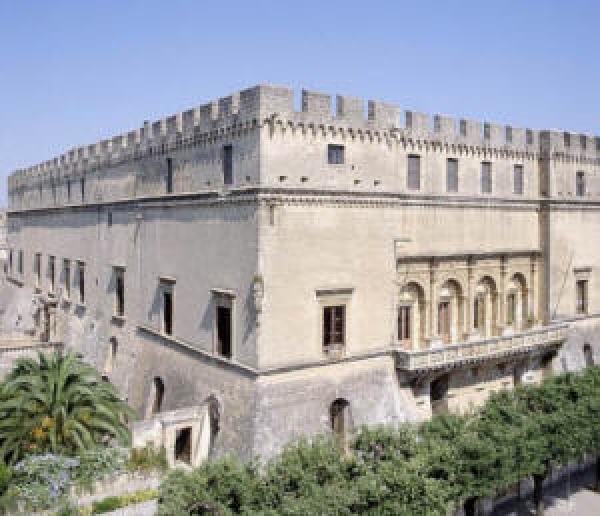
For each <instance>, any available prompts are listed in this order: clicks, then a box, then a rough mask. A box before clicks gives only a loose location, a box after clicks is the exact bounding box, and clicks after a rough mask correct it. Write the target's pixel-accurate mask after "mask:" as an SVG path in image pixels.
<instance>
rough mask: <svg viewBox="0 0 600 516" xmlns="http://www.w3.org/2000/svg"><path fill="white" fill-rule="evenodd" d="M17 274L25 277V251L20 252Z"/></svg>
mask: <svg viewBox="0 0 600 516" xmlns="http://www.w3.org/2000/svg"><path fill="white" fill-rule="evenodd" d="M17 272H18V273H19V276H23V250H20V251H19V254H18V260H17Z"/></svg>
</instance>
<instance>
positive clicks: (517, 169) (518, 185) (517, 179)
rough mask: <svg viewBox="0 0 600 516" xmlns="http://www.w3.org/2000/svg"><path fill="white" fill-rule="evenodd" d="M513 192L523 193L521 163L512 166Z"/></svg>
mask: <svg viewBox="0 0 600 516" xmlns="http://www.w3.org/2000/svg"><path fill="white" fill-rule="evenodd" d="M513 192H514V193H515V194H517V195H521V194H522V193H523V165H515V166H514V168H513Z"/></svg>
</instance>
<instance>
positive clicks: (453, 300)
mask: <svg viewBox="0 0 600 516" xmlns="http://www.w3.org/2000/svg"><path fill="white" fill-rule="evenodd" d="M437 311H438V314H437V315H438V318H437V334H438V336H439V337H440V339H441V340H442V342H444V343H445V344H450V343H452V342H457V341H459V340H461V338H462V336H463V335H462V327H463V320H464V319H463V295H462V288H461V286H460V284H459V283H458V282H457V281H456V280H453V279H449V280H448V281H446V282H445V283H444V284H443V285H442V288H441V289H440V291H439V300H438V305H437Z"/></svg>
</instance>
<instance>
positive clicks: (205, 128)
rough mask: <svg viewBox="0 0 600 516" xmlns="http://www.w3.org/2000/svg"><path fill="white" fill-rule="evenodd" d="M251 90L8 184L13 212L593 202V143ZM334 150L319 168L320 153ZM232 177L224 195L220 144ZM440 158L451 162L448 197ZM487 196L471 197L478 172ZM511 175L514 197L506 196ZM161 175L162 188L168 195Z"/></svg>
mask: <svg viewBox="0 0 600 516" xmlns="http://www.w3.org/2000/svg"><path fill="white" fill-rule="evenodd" d="M301 100H302V102H301V104H302V105H301V108H300V109H299V110H296V108H295V103H294V92H293V91H292V90H291V89H289V88H285V87H276V86H267V85H261V86H255V87H253V88H249V89H246V90H243V91H240V92H237V93H234V94H232V95H230V96H227V97H223V98H221V99H218V100H217V101H213V102H210V103H207V104H204V105H201V106H199V107H196V108H193V109H190V110H187V111H184V112H181V113H177V114H175V115H172V116H168V117H166V118H163V119H161V120H158V121H155V122H145V123H144V125H143V126H142V127H141V128H139V129H136V130H134V131H130V132H128V133H126V134H122V135H119V136H115V137H114V138H112V139H107V140H103V141H101V142H98V143H96V144H93V145H87V146H83V147H77V148H75V149H72V150H70V151H69V152H67V153H65V154H63V155H61V156H59V157H57V158H54V159H52V160H49V161H46V162H44V163H42V164H39V165H36V166H33V167H30V168H28V169H25V170H18V171H16V172H15V173H13V174H12V175H11V176H10V177H9V180H8V186H9V202H10V207H11V209H12V210H23V209H35V208H47V207H53V206H60V205H65V204H80V203H95V202H107V201H114V200H118V199H123V198H131V197H143V196H157V195H164V194H166V193H171V192H172V193H180V192H196V191H206V190H214V189H222V188H223V187H224V186H227V187H230V188H243V187H248V186H250V187H252V186H258V185H262V186H271V187H285V188H289V187H293V188H302V189H314V188H319V189H323V188H326V189H337V190H345V191H353V190H356V191H362V190H368V191H370V192H373V191H382V192H394V193H407V194H417V195H423V194H426V195H450V196H493V197H508V198H511V197H518V198H537V197H539V196H540V195H542V196H546V195H550V196H552V197H559V198H569V197H576V195H575V193H576V184H575V178H576V176H577V173H578V172H583V173H584V175H585V180H586V189H585V195H583V196H579V197H584V198H585V199H590V198H592V199H594V198H595V199H600V172H599V170H598V167H599V164H598V163H599V159H600V138H597V137H590V136H587V135H581V134H574V133H563V132H557V131H535V130H531V129H519V128H514V127H511V126H501V125H497V124H493V123H487V122H486V123H482V122H478V121H473V120H466V119H460V120H459V119H453V118H450V117H447V116H443V115H435V116H433V117H430V116H429V115H426V114H423V113H418V112H415V111H401V110H400V108H399V107H397V106H394V105H391V104H387V103H384V102H379V101H369V102H368V103H365V102H363V101H362V100H361V99H357V98H354V97H348V96H342V95H338V96H337V97H336V98H335V102H334V101H333V99H332V97H331V96H330V95H326V94H323V93H318V92H311V91H302V99H301ZM332 144H336V145H342V146H343V147H344V150H343V153H344V156H343V160H342V163H336V164H330V163H329V160H328V146H329V145H332ZM228 145H231V146H232V154H231V163H232V167H231V168H232V171H233V178H232V180H231V181H230V183H231V184H228V185H225V184H224V183H225V180H224V173H225V172H224V169H225V167H226V163H225V161H226V160H227V157H226V156H225V150H224V149H225V146H228ZM408 156H419V158H420V181H419V183H420V184H419V188H409V185H408V177H407V176H408V173H407V162H408ZM448 160H455V161H456V163H457V164H458V186H457V188H456V189H455V190H449V189H448V186H447V177H446V171H447V167H448ZM483 162H486V163H490V164H491V183H492V185H491V192H482V179H481V176H482V163H483ZM515 167H517V168H518V167H522V170H523V188H522V191H523V193H518V190H519V189H517V192H516V191H515ZM167 176H172V183H173V185H172V188H167V182H168V179H167Z"/></svg>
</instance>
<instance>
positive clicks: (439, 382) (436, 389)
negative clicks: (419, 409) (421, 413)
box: [429, 374, 450, 414]
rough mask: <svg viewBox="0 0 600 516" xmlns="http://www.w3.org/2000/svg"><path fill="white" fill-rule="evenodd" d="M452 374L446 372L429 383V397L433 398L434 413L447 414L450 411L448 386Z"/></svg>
mask: <svg viewBox="0 0 600 516" xmlns="http://www.w3.org/2000/svg"><path fill="white" fill-rule="evenodd" d="M449 384H450V376H449V375H448V374H444V375H442V376H440V377H438V378H436V379H435V380H433V381H432V382H431V384H430V385H429V398H430V400H431V412H432V413H433V414H445V413H446V412H448V386H449Z"/></svg>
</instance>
